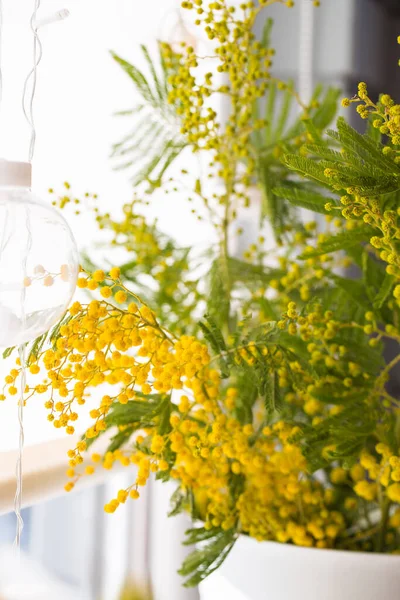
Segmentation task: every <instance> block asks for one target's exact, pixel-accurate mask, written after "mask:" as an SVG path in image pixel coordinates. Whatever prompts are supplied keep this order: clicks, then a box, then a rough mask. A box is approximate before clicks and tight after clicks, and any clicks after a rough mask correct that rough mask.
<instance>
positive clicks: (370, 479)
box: [350, 443, 400, 504]
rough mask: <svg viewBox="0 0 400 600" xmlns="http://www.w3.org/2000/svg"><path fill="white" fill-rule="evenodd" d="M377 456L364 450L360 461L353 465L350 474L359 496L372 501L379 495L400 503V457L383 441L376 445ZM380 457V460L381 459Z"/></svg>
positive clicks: (389, 500)
mask: <svg viewBox="0 0 400 600" xmlns="http://www.w3.org/2000/svg"><path fill="white" fill-rule="evenodd" d="M375 451H376V453H377V456H374V455H373V454H371V453H370V452H367V451H366V450H364V451H363V452H362V453H361V456H360V463H359V464H357V465H355V466H354V467H352V469H351V471H350V474H351V477H352V479H353V481H354V482H356V483H355V485H354V491H355V492H356V494H357V495H358V496H360V497H361V498H364V499H365V500H368V501H369V502H372V501H374V500H378V499H379V496H384V497H386V498H387V500H388V502H394V503H397V504H398V503H400V483H399V482H400V457H399V456H397V455H396V454H393V452H392V451H391V449H390V448H389V447H388V446H387V445H386V444H383V443H379V444H377V445H376V447H375ZM379 458H380V460H379Z"/></svg>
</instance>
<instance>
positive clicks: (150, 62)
mask: <svg viewBox="0 0 400 600" xmlns="http://www.w3.org/2000/svg"><path fill="white" fill-rule="evenodd" d="M141 50H142V54H143V56H144V59H145V62H146V66H147V70H148V74H147V73H146V74H145V73H144V72H143V71H141V70H139V69H138V68H137V67H135V65H133V64H131V63H129V62H128V61H126V60H124V59H123V58H121V57H120V56H118V55H117V54H115V53H112V57H113V59H114V60H115V61H116V62H117V64H119V65H120V67H121V68H122V69H123V70H124V72H125V73H126V74H127V75H128V77H129V78H130V79H131V81H132V83H133V84H134V87H135V90H136V93H137V94H138V95H139V96H140V102H138V104H137V105H136V106H134V107H133V108H132V109H130V110H128V111H121V112H119V113H117V114H119V115H120V116H123V117H129V118H130V119H131V120H132V121H133V126H132V125H131V126H130V132H129V133H128V134H126V135H125V136H124V137H123V138H122V139H121V140H120V141H119V142H118V143H116V144H114V146H113V148H112V158H113V159H114V161H115V168H116V169H128V170H129V171H130V172H131V180H132V184H133V185H134V186H137V185H140V184H141V183H143V182H146V183H147V184H148V185H149V186H150V187H158V186H159V185H160V184H161V182H162V179H163V176H164V174H165V172H166V171H167V170H168V169H169V167H170V166H171V164H172V163H173V162H174V160H175V159H176V158H177V157H178V156H179V154H180V153H181V152H182V150H183V149H184V148H185V147H186V146H187V145H188V142H187V140H186V138H185V137H184V136H183V135H182V134H181V133H180V122H179V119H178V117H177V114H176V110H175V109H176V107H174V106H171V105H170V104H169V102H168V95H169V91H170V88H169V83H168V79H169V76H170V75H171V72H170V70H169V69H168V68H167V67H166V65H165V62H164V60H163V56H162V53H161V51H160V52H159V57H158V64H157V63H156V61H155V60H154V59H153V58H152V57H151V55H150V52H149V50H148V48H147V47H146V46H143V45H142V46H141Z"/></svg>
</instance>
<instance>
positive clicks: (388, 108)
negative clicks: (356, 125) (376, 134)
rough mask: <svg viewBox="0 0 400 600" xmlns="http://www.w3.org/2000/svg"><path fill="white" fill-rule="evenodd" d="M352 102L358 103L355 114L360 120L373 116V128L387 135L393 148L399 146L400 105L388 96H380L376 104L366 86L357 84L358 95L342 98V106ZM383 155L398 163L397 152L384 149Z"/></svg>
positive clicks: (399, 157)
mask: <svg viewBox="0 0 400 600" xmlns="http://www.w3.org/2000/svg"><path fill="white" fill-rule="evenodd" d="M352 102H356V103H358V106H357V112H358V114H359V115H360V117H361V118H362V119H368V118H369V117H370V115H373V116H374V120H373V123H372V124H373V126H374V127H375V129H379V131H380V132H381V133H382V134H383V135H387V136H388V137H389V138H390V140H391V142H392V143H393V145H394V146H400V104H396V103H395V101H394V100H393V98H392V97H391V96H389V94H382V95H381V96H380V98H379V102H378V103H377V104H376V103H375V102H373V101H372V100H371V98H370V97H369V95H368V90H367V84H366V83H364V82H361V83H359V84H358V93H357V95H356V96H355V97H354V98H351V99H349V98H344V99H343V100H342V105H343V106H345V107H346V106H349V105H350V104H351V103H352ZM385 148H386V149H385V154H386V155H389V156H393V160H394V162H395V163H396V164H399V163H400V156H398V151H397V150H392V149H391V148H389V147H388V146H387V147H385Z"/></svg>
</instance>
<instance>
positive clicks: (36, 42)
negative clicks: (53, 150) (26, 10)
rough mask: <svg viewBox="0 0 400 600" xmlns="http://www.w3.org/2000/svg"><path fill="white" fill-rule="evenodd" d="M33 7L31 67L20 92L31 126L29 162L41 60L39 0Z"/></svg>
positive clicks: (34, 132)
mask: <svg viewBox="0 0 400 600" xmlns="http://www.w3.org/2000/svg"><path fill="white" fill-rule="evenodd" d="M34 2H35V4H34V9H33V13H32V17H31V20H30V26H31V31H32V33H33V67H32V69H31V70H30V71H29V73H28V75H27V78H26V80H25V84H24V89H23V93H22V109H23V111H24V115H25V119H26V120H27V122H28V124H29V126H30V128H31V141H30V145H29V162H32V159H33V155H34V153H35V144H36V129H35V119H34V113H33V103H34V100H35V93H36V84H37V68H38V66H39V64H40V61H41V60H42V44H41V42H40V39H39V34H38V25H37V13H38V10H39V8H40V3H41V0H34ZM31 80H32V83H31V90H30V97H29V99H28V89H29V83H30V82H31Z"/></svg>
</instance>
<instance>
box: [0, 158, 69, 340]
mask: <svg viewBox="0 0 400 600" xmlns="http://www.w3.org/2000/svg"><path fill="white" fill-rule="evenodd" d="M30 186H31V165H30V164H29V163H17V162H9V161H4V160H0V347H10V346H19V345H21V344H23V343H26V342H28V341H31V340H33V339H35V338H37V337H38V336H40V335H42V334H43V333H45V332H46V331H48V330H49V329H50V328H51V327H52V326H53V325H54V324H55V323H56V322H57V321H58V320H59V319H60V318H61V317H62V315H63V314H64V313H65V311H66V309H67V307H68V304H69V303H70V301H71V298H72V296H73V293H74V291H75V287H76V280H77V276H78V270H79V261H78V251H77V247H76V243H75V240H74V237H73V235H72V232H71V230H70V228H69V226H68V224H67V222H66V221H65V219H64V217H63V216H62V215H61V214H60V213H59V212H57V211H56V210H55V209H54V208H53V207H51V206H49V205H47V204H46V203H44V202H43V201H41V200H40V199H39V198H37V197H36V196H34V195H33V194H32V192H31V191H30Z"/></svg>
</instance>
